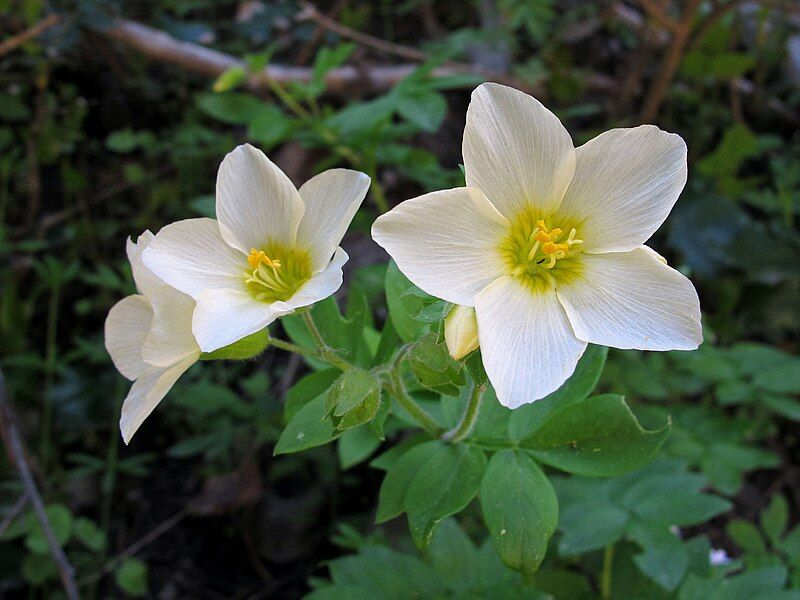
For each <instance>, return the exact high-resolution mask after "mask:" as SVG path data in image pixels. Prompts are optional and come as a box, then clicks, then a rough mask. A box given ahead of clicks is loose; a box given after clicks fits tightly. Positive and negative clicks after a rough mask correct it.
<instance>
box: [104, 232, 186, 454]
mask: <svg viewBox="0 0 800 600" xmlns="http://www.w3.org/2000/svg"><path fill="white" fill-rule="evenodd" d="M152 241H153V234H152V233H150V232H149V231H145V232H144V233H143V234H142V235H140V236H139V239H138V240H137V242H136V243H134V242H132V241H131V240H130V239H128V247H127V250H128V260H129V261H130V263H131V269H132V270H133V278H134V280H135V281H136V288H137V290H138V291H139V293H138V294H133V295H131V296H128V297H127V298H123V299H122V300H120V301H119V302H117V303H116V304H115V305H114V306H113V307H112V308H111V310H110V311H109V313H108V317H107V318H106V325H105V340H106V349H107V350H108V353H109V354H110V355H111V360H113V361H114V366H116V367H117V370H118V371H119V372H120V373H122V374H123V375H124V376H125V377H127V378H128V379H130V380H132V381H133V386H131V389H130V391H129V392H128V396H127V397H126V398H125V402H124V403H123V404H122V415H121V417H120V421H119V427H120V430H121V431H122V439H123V440H125V443H126V444H127V443H128V442H130V440H131V438H132V437H133V434H134V433H136V430H137V429H139V426H140V425H141V424H142V423H143V422H144V420H145V419H146V418H147V417H148V416H149V415H150V413H151V412H153V409H154V408H155V407H156V406H157V405H158V403H159V402H161V400H162V398H164V396H165V395H166V394H167V392H168V391H169V390H170V388H171V387H172V386H173V385H174V384H175V382H176V381H177V380H178V378H179V377H180V376H181V375H183V373H184V372H185V371H186V369H188V368H189V367H191V366H192V365H193V364H194V363H195V362H197V359H198V358H199V357H200V347H199V346H198V345H197V342H196V341H195V339H194V336H193V335H192V311H194V300H192V299H191V298H190V297H189V296H187V295H186V294H183V293H181V292H179V291H178V290H175V289H173V288H171V287H170V286H168V285H166V284H165V283H164V282H163V281H161V280H160V279H159V278H158V277H156V276H155V275H154V274H153V273H152V272H150V270H149V269H147V267H145V265H144V263H143V262H142V252H143V251H144V249H145V248H147V247H148V245H149V244H151V243H152Z"/></svg>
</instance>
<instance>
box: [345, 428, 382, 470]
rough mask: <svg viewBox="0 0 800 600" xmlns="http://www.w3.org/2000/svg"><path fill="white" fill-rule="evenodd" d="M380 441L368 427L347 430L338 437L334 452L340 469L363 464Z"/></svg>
mask: <svg viewBox="0 0 800 600" xmlns="http://www.w3.org/2000/svg"><path fill="white" fill-rule="evenodd" d="M380 445H381V441H380V440H379V439H378V438H377V437H376V436H375V434H374V433H373V432H372V430H371V429H370V428H369V427H368V426H362V427H355V428H353V429H348V430H347V431H345V432H344V433H343V434H342V435H341V436H340V437H339V442H338V444H337V447H336V450H337V453H338V455H339V464H340V465H341V466H342V469H349V468H350V467H352V466H354V465H357V464H359V463H362V462H364V461H365V460H366V459H368V458H369V457H370V455H372V453H373V452H375V450H377V448H378V446H380Z"/></svg>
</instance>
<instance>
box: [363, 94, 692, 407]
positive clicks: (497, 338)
mask: <svg viewBox="0 0 800 600" xmlns="http://www.w3.org/2000/svg"><path fill="white" fill-rule="evenodd" d="M463 155H464V167H465V171H466V179H467V187H465V188H458V189H452V190H443V191H439V192H433V193H430V194H425V195H424V196H420V197H419V198H415V199H413V200H409V201H407V202H403V203H402V204H400V205H399V206H398V207H396V208H395V209H393V210H392V211H390V212H389V213H387V214H385V215H383V216H382V217H380V218H379V219H377V220H376V222H375V224H374V226H373V228H372V234H373V237H374V239H375V241H377V242H378V243H379V244H380V245H381V246H383V247H384V248H385V249H386V250H387V251H388V252H389V254H390V255H391V256H392V257H393V258H394V260H395V261H396V262H397V265H398V267H399V268H400V270H401V271H403V273H405V274H406V276H407V277H408V278H409V279H410V280H411V281H413V282H414V283H415V284H416V285H418V286H419V287H420V288H422V289H423V290H425V291H426V292H428V293H429V294H432V295H434V296H437V297H439V298H443V299H445V300H447V301H449V302H454V303H456V304H462V305H464V306H472V307H475V311H476V314H477V320H478V337H479V341H480V347H481V353H482V356H483V362H484V366H485V367H486V372H487V374H488V375H489V379H490V380H491V382H492V384H493V386H494V387H495V390H496V391H497V396H498V398H499V400H500V402H501V403H503V404H504V405H506V406H509V407H511V408H514V407H517V406H520V405H522V404H526V403H529V402H533V401H534V400H537V399H539V398H542V397H544V396H545V395H547V394H549V393H550V392H552V391H554V390H556V389H557V388H558V387H559V386H560V385H561V384H562V383H563V382H564V381H565V380H566V379H567V377H569V375H571V374H572V373H573V371H574V370H575V365H576V363H577V361H578V359H579V358H580V356H581V354H583V351H584V350H585V349H586V345H587V343H589V342H590V343H593V344H602V345H606V346H613V347H616V348H638V349H642V350H671V349H677V350H689V349H693V348H696V347H697V346H698V345H699V344H700V342H701V341H702V332H701V328H700V305H699V302H698V299H697V293H696V292H695V290H694V287H693V286H692V284H691V282H690V281H689V280H688V279H687V278H686V277H684V276H683V275H681V274H680V273H678V272H677V271H675V270H674V269H671V268H670V267H668V266H667V265H666V264H665V263H664V262H663V259H661V257H660V256H658V255H657V254H656V253H655V252H654V251H653V250H651V249H650V248H648V247H647V246H644V243H645V241H646V240H647V239H648V238H649V237H650V236H651V235H652V234H653V233H654V232H655V231H656V229H658V227H659V226H660V225H661V223H663V221H664V219H666V217H667V215H668V214H669V212H670V210H671V209H672V206H673V205H674V204H675V201H676V200H677V199H678V196H679V195H680V192H681V190H682V189H683V186H684V184H685V183H686V172H687V170H686V144H685V143H684V142H683V140H682V139H681V138H680V137H679V136H677V135H675V134H671V133H666V132H664V131H661V130H660V129H658V128H657V127H653V126H651V125H643V126H641V127H634V128H632V129H613V130H611V131H608V132H606V133H603V134H602V135H599V136H598V137H596V138H594V139H593V140H591V141H589V142H587V143H586V144H584V145H583V146H580V147H579V148H573V145H572V140H571V138H570V136H569V133H568V132H567V130H566V129H565V128H564V127H563V125H562V124H561V122H560V121H559V120H558V118H557V117H556V116H555V115H553V114H552V113H551V112H550V111H549V110H547V109H546V108H545V107H544V106H542V105H541V104H540V103H539V102H538V101H537V100H535V99H534V98H532V97H530V96H528V95H526V94H523V93H522V92H519V91H517V90H514V89H512V88H508V87H505V86H502V85H497V84H493V83H487V84H483V85H481V86H479V87H478V88H477V89H476V90H475V91H474V92H473V95H472V101H471V103H470V106H469V110H468V111H467V124H466V128H465V130H464V142H463Z"/></svg>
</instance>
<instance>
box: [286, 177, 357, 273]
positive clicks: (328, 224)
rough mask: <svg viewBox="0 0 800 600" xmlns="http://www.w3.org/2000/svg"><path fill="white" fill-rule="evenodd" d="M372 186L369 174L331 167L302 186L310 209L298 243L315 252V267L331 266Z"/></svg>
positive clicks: (307, 211) (299, 230)
mask: <svg viewBox="0 0 800 600" xmlns="http://www.w3.org/2000/svg"><path fill="white" fill-rule="evenodd" d="M368 189H369V177H367V176H366V175H365V174H364V173H359V172H358V171H351V170H349V169H331V170H329V171H325V172H324V173H320V174H319V175H317V176H316V177H312V178H311V179H309V180H308V181H307V182H306V183H305V184H303V186H302V187H301V188H300V196H301V197H302V199H303V203H304V204H305V207H306V210H305V213H304V214H303V218H302V220H301V221H300V228H299V229H298V230H297V245H298V246H300V247H302V248H308V249H309V251H310V252H311V263H312V268H313V269H314V270H315V271H316V270H318V269H322V268H324V267H325V265H327V264H328V263H329V262H330V260H331V256H333V253H334V251H335V250H336V246H338V245H339V242H341V241H342V238H343V237H344V234H345V232H346V231H347V228H348V227H349V226H350V221H352V220H353V216H355V214H356V211H357V210H358V207H359V206H361V202H362V201H363V200H364V196H365V195H366V194H367V190H368Z"/></svg>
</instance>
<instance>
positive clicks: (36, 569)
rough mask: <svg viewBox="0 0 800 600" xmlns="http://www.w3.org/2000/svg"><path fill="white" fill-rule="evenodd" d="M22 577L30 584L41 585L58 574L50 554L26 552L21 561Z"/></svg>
mask: <svg viewBox="0 0 800 600" xmlns="http://www.w3.org/2000/svg"><path fill="white" fill-rule="evenodd" d="M21 570H22V577H24V578H25V581H27V582H28V583H30V584H32V585H36V586H38V585H42V584H43V583H44V582H45V581H47V580H48V579H55V578H56V577H57V576H58V567H56V563H54V562H53V558H52V557H51V556H50V554H49V553H48V554H28V555H27V556H26V557H25V558H24V559H23V561H22V567H21Z"/></svg>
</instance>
